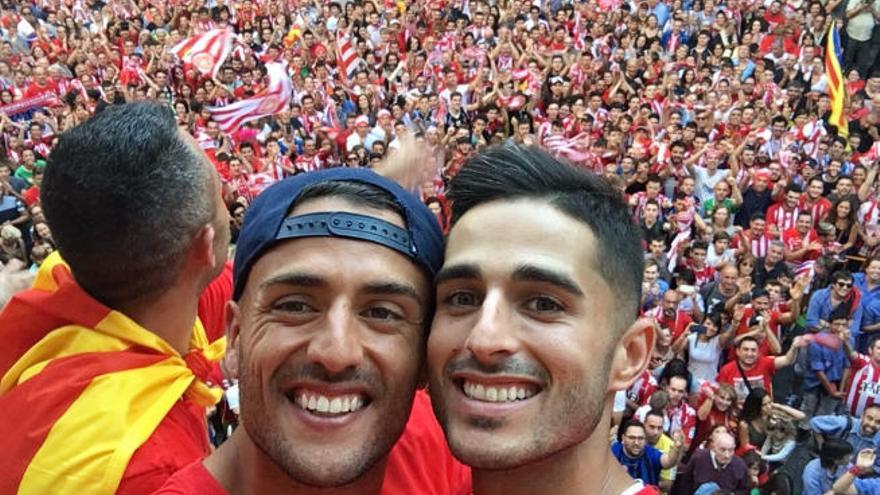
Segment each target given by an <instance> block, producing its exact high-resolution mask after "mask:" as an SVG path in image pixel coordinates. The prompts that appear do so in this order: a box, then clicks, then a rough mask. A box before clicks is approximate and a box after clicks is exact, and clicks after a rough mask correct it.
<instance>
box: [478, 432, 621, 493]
mask: <svg viewBox="0 0 880 495" xmlns="http://www.w3.org/2000/svg"><path fill="white" fill-rule="evenodd" d="M609 423H610V418H608V417H607V416H606V417H605V418H603V419H602V421H601V423H600V424H601V425H602V426H600V427H597V428H596V429H595V430H594V431H593V434H592V435H590V438H588V439H586V440H584V441H583V442H582V443H580V444H578V445H575V446H573V447H570V448H568V449H566V450H563V451H561V452H558V453H556V454H554V455H552V456H550V457H547V458H545V459H541V460H539V461H535V462H533V463H530V464H527V465H525V466H521V467H518V468H514V469H509V470H499V471H494V470H493V471H489V470H480V469H477V468H473V487H474V495H531V494H534V493H553V494H555V495H575V494H576V495H617V494H619V493H621V492H622V491H624V490H626V489H627V488H629V487H630V486H632V485H633V483H634V482H633V480H632V478H630V477H629V475H627V473H626V471H625V470H624V469H623V467H621V466H620V464H619V463H618V462H617V461H616V460H615V459H614V457H612V455H611V451H610V449H609V448H608V430H609V429H608V424H609ZM585 466H589V468H588V469H585Z"/></svg>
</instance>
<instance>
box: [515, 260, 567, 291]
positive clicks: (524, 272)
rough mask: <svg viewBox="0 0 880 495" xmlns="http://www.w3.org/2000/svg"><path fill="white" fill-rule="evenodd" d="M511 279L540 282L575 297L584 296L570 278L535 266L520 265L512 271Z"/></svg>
mask: <svg viewBox="0 0 880 495" xmlns="http://www.w3.org/2000/svg"><path fill="white" fill-rule="evenodd" d="M511 278H512V279H513V280H518V281H525V282H541V283H545V284H550V285H554V286H556V287H558V288H560V289H562V290H564V291H566V292H568V293H570V294H573V295H575V296H583V295H584V291H582V290H581V288H580V286H578V284H577V282H575V281H574V280H573V279H572V278H571V277H569V276H568V275H566V274H564V273H560V272H557V271H554V270H550V269H548V268H542V267H539V266H535V265H520V266H518V267H516V269H514V270H513V274H512V275H511Z"/></svg>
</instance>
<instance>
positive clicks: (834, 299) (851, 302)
mask: <svg viewBox="0 0 880 495" xmlns="http://www.w3.org/2000/svg"><path fill="white" fill-rule="evenodd" d="M852 287H853V277H852V274H851V273H850V272H848V271H845V270H840V271H837V272H834V273H833V274H832V275H831V284H830V285H829V286H828V287H826V288H824V289H819V290H817V291H816V292H814V293H813V296H812V297H811V298H810V304H809V306H808V307H807V322H806V326H807V329H808V330H810V331H811V332H818V331H820V330H822V329H824V328H827V327H828V326H829V322H830V321H831V320H830V319H831V314H832V312H834V311H835V310H838V308H840V307H842V308H843V309H842V310H841V311H844V310H845V311H846V313H847V316H848V317H849V319H850V324H849V331H850V338H849V342H850V344H851V345H852V346H854V347H855V346H856V342H858V340H859V335H861V329H860V328H859V327H860V323H861V321H862V307H861V305H860V304H859V295H858V293H857V292H854V291H853V290H852Z"/></svg>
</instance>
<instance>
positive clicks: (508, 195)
mask: <svg viewBox="0 0 880 495" xmlns="http://www.w3.org/2000/svg"><path fill="white" fill-rule="evenodd" d="M450 197H451V199H452V205H453V206H452V208H453V222H454V223H453V227H452V229H451V231H450V234H449V237H448V243H447V247H446V261H445V264H444V266H443V268H442V270H441V271H440V272H439V273H438V275H437V277H436V278H435V283H436V285H437V302H438V304H437V311H436V313H435V316H434V322H433V326H432V331H431V336H430V338H429V341H428V376H429V383H430V386H429V390H430V392H431V394H432V398H433V400H434V411H435V413H436V414H437V417H438V419H439V420H440V424H441V425H442V426H443V428H444V431H445V433H446V439H447V441H448V442H449V446H450V448H451V449H452V452H453V454H454V455H455V456H456V457H457V458H458V459H459V460H461V461H462V462H464V463H465V464H468V465H470V466H471V468H472V469H473V481H474V494H476V495H493V494H502V493H503V494H505V495H518V494H534V493H554V494H558V495H566V494H569V493H577V494H609V495H610V494H615V495H617V494H621V493H624V494H627V495H633V494H648V493H656V491H655V490H654V489H653V488H650V487H644V486H642V485H641V484H640V483H634V482H633V480H632V479H631V478H630V477H629V476H628V475H627V473H626V471H625V470H624V469H623V468H622V467H621V466H620V465H619V464H618V463H617V462H616V461H615V459H614V457H613V456H612V455H611V452H610V451H609V449H608V432H609V429H610V424H611V402H612V398H613V396H614V393H615V391H618V390H625V389H627V388H628V387H629V385H630V384H631V383H632V382H633V381H634V380H635V379H636V378H638V377H639V376H640V374H641V373H642V371H643V370H644V369H645V368H646V366H647V364H648V361H649V359H650V354H651V349H652V348H653V346H654V333H653V326H651V325H650V324H649V323H648V322H645V321H638V322H637V321H636V315H637V311H638V305H639V301H640V288H641V275H642V270H641V269H640V268H641V266H642V263H643V261H642V252H641V248H640V243H639V232H638V228H637V227H636V225H635V224H634V223H633V222H632V219H631V217H630V215H629V213H628V211H627V209H626V207H625V204H624V202H623V200H622V198H621V196H620V194H619V193H618V192H617V191H615V190H614V189H613V188H612V187H611V186H610V185H609V184H608V183H607V182H605V180H604V179H602V178H601V177H599V176H595V175H591V174H588V173H586V172H582V171H580V170H577V169H575V168H573V167H570V166H569V165H566V164H563V163H561V162H559V161H557V160H555V159H554V158H552V157H551V156H549V155H548V154H547V153H545V152H543V151H541V150H539V149H536V148H530V147H520V146H511V145H508V146H501V147H496V148H492V149H489V150H487V151H485V152H484V153H482V154H480V155H477V156H476V157H475V158H473V159H472V160H471V161H470V162H469V163H468V164H467V165H465V167H464V168H463V169H462V170H461V172H460V173H459V174H458V175H456V177H455V178H454V179H453V180H452V183H451V185H450ZM499 240H503V242H499ZM612 308H613V310H612ZM587 467H588V468H587Z"/></svg>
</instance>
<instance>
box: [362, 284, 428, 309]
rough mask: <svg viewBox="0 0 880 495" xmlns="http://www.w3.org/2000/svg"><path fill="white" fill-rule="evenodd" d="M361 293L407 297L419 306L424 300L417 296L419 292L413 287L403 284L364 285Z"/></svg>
mask: <svg viewBox="0 0 880 495" xmlns="http://www.w3.org/2000/svg"><path fill="white" fill-rule="evenodd" d="M363 291H364V292H365V293H367V294H373V295H393V296H404V297H409V298H412V299H414V300H415V301H416V302H418V303H419V304H424V298H423V297H422V296H420V295H419V291H417V290H416V288H415V287H414V286H412V285H410V284H406V283H403V282H371V283H368V284H366V285H364V288H363Z"/></svg>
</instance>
